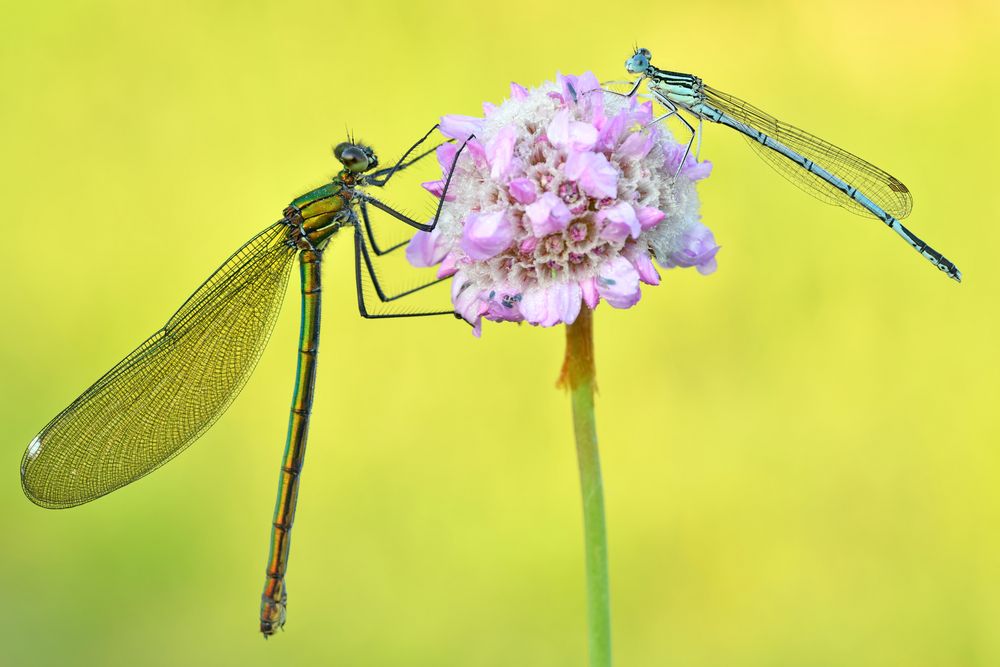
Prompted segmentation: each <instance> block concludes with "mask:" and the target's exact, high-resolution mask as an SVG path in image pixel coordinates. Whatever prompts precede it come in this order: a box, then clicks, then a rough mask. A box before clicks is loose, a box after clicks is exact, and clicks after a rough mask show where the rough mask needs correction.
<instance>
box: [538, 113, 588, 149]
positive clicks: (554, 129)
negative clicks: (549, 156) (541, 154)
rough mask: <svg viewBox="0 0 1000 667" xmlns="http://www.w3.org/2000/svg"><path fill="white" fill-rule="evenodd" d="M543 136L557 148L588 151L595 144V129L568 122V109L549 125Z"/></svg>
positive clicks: (585, 124) (586, 124)
mask: <svg viewBox="0 0 1000 667" xmlns="http://www.w3.org/2000/svg"><path fill="white" fill-rule="evenodd" d="M545 136H546V137H548V140H549V143H550V144H552V145H553V146H556V147H558V148H568V149H571V150H576V151H589V150H590V149H592V148H593V147H594V145H595V144H596V143H597V128H596V127H594V126H593V125H591V124H590V123H581V122H580V121H578V120H570V118H569V109H562V110H561V111H559V112H558V113H557V114H556V115H555V118H553V119H552V122H550V123H549V126H548V128H547V129H546V131H545Z"/></svg>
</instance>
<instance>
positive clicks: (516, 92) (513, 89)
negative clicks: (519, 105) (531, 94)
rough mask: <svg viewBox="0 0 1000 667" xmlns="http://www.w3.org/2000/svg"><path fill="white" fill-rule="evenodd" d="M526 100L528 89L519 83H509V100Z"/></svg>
mask: <svg viewBox="0 0 1000 667" xmlns="http://www.w3.org/2000/svg"><path fill="white" fill-rule="evenodd" d="M527 98H528V89H527V88H525V87H524V86H522V85H521V84H519V83H514V82H513V81H511V82H510V99H512V100H524V99H527Z"/></svg>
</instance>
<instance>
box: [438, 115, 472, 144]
mask: <svg viewBox="0 0 1000 667" xmlns="http://www.w3.org/2000/svg"><path fill="white" fill-rule="evenodd" d="M438 132H440V133H441V134H443V135H444V136H446V137H450V138H452V139H458V140H460V141H464V140H465V139H467V138H468V137H469V136H470V135H472V134H476V135H480V134H482V132H483V119H482V118H477V117H475V116H463V115H461V114H449V115H447V116H441V124H440V126H439V127H438Z"/></svg>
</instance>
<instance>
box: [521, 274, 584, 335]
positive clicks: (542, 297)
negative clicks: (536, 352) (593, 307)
mask: <svg viewBox="0 0 1000 667" xmlns="http://www.w3.org/2000/svg"><path fill="white" fill-rule="evenodd" d="M581 296H582V291H581V290H580V286H579V285H578V284H576V283H562V282H560V283H553V284H552V285H548V286H547V287H533V288H531V289H528V290H527V291H525V293H524V298H523V300H522V301H521V313H522V314H523V315H524V319H525V320H527V321H528V322H529V323H531V324H537V325H539V326H543V327H551V326H555V325H556V324H559V323H560V322H564V323H566V324H572V323H573V321H574V320H576V318H577V316H578V315H579V314H580V303H581Z"/></svg>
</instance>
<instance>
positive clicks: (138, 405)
mask: <svg viewBox="0 0 1000 667" xmlns="http://www.w3.org/2000/svg"><path fill="white" fill-rule="evenodd" d="M436 127H437V126H435V127H434V128H431V130H430V131H428V132H427V134H425V135H424V136H423V137H422V138H421V139H420V140H419V141H418V142H417V143H415V144H414V145H413V146H411V147H410V149H409V150H408V151H406V153H404V154H403V156H402V157H401V158H400V159H399V161H398V162H396V163H395V164H394V165H393V166H392V167H389V168H384V169H378V168H377V167H378V158H377V157H376V156H375V153H374V152H373V151H372V150H371V148H369V147H367V146H364V145H361V144H355V143H353V141H351V142H344V143H341V144H339V145H338V146H336V147H335V148H334V151H333V153H334V157H336V159H337V160H338V161H339V162H340V164H341V165H342V169H341V170H340V171H339V172H338V173H337V175H336V176H335V177H334V178H333V179H332V180H331V182H329V183H326V184H325V185H322V186H321V187H318V188H316V189H314V190H311V191H309V192H307V193H306V194H304V195H302V196H300V197H297V198H296V199H294V200H293V201H292V202H291V203H290V204H289V205H288V207H287V208H285V210H284V213H283V216H282V218H281V220H279V221H278V222H276V223H274V224H272V225H269V226H268V227H267V228H265V229H264V230H262V231H261V232H259V233H258V234H256V235H255V236H254V237H252V238H251V239H250V240H249V241H247V242H246V243H244V244H243V245H242V246H240V247H239V248H238V249H237V250H236V251H235V252H234V253H232V254H231V255H230V256H229V257H228V258H227V259H226V260H225V261H224V262H223V264H222V265H221V266H220V267H219V268H218V269H216V271H215V272H214V273H212V274H211V275H210V276H209V277H208V279H206V280H205V281H204V282H203V283H202V284H201V285H200V286H199V287H198V288H197V289H196V290H195V291H194V293H193V294H192V295H191V296H190V297H189V298H188V299H187V300H186V301H185V302H184V303H183V304H182V305H181V307H180V308H179V309H178V310H177V311H176V312H175V313H174V314H173V315H172V316H171V317H170V318H169V319H168V320H167V322H166V324H164V326H163V327H161V328H160V329H158V330H157V331H155V332H154V333H153V335H152V336H150V337H149V338H147V339H146V340H145V341H143V342H142V343H141V344H140V345H139V346H138V347H137V348H136V349H135V350H133V351H132V352H131V353H130V354H128V355H127V356H126V357H125V358H124V359H122V360H121V361H120V362H119V363H118V364H116V365H115V366H114V367H112V368H111V370H110V371H108V372H107V373H105V374H104V375H103V376H101V377H100V378H98V380H97V381H96V382H95V383H94V384H93V385H91V386H90V387H89V388H87V389H86V390H84V392H83V393H82V394H81V395H80V396H79V397H77V398H76V400H74V401H73V402H72V403H71V404H70V405H69V406H68V407H66V408H65V409H64V410H63V411H62V412H60V413H59V414H58V415H56V416H55V417H54V418H53V419H52V420H51V421H50V422H49V423H48V424H47V425H46V426H45V427H43V428H42V430H41V431H39V432H38V434H37V435H36V436H35V437H34V438H33V439H32V440H31V442H30V443H29V444H28V447H27V449H26V450H25V452H24V456H23V457H22V458H21V487H22V489H23V491H24V493H25V495H26V496H27V497H28V498H29V499H30V500H31V501H32V502H34V503H35V504H37V505H40V506H42V507H47V508H53V509H55V508H66V507H74V506H76V505H81V504H83V503H87V502H90V501H92V500H95V499H97V498H99V497H101V496H103V495H106V494H108V493H111V492H112V491H114V490H116V489H119V488H121V487H123V486H125V485H127V484H131V483H132V482H134V481H136V480H138V479H140V478H141V477H143V476H145V475H147V474H149V473H150V472H152V471H153V470H155V469H157V468H158V467H160V466H161V465H163V464H164V463H166V462H167V461H169V460H171V459H172V458H174V457H175V456H177V454H179V453H180V452H181V451H183V450H184V449H185V448H187V447H188V446H189V445H190V444H191V443H193V442H194V441H195V440H197V439H198V438H199V437H200V436H201V435H202V434H203V433H204V432H205V431H206V430H208V429H209V428H210V427H211V426H212V424H214V423H215V421H216V420H217V419H218V418H219V417H220V416H221V415H222V414H223V413H224V412H225V411H226V409H227V408H228V407H229V406H230V405H231V404H232V402H233V400H234V399H235V397H236V396H237V394H239V392H240V390H241V389H242V388H243V386H244V385H245V383H246V381H247V379H248V378H249V377H250V374H251V373H252V372H253V369H254V367H255V365H256V364H257V361H258V360H259V359H260V356H261V354H262V352H263V350H264V347H265V346H266V345H267V341H268V339H269V337H270V335H271V331H272V330H273V328H274V324H275V322H276V320H277V316H278V312H279V311H280V308H281V302H282V300H283V298H284V295H285V291H286V287H287V284H288V278H289V274H290V272H291V267H292V265H293V264H294V262H295V259H296V258H298V261H299V270H300V275H301V328H300V332H299V346H298V353H297V359H298V364H297V370H296V377H295V388H294V390H293V393H292V405H291V413H290V415H289V421H288V433H287V438H286V441H285V450H284V454H283V455H282V463H281V472H280V475H279V480H278V496H277V500H276V502H275V508H274V516H273V521H272V525H271V528H270V552H269V555H268V559H267V566H266V577H267V578H266V582H265V585H264V592H263V595H262V600H261V607H260V630H261V632H262V633H263V634H264V636H265V637H267V636H269V635H272V634H274V633H275V632H276V631H277V630H278V628H280V627H282V625H283V624H284V621H285V604H286V600H287V589H286V587H285V573H286V572H287V569H288V558H289V548H290V545H291V531H292V525H293V523H294V521H295V508H296V501H297V498H298V490H299V483H300V479H301V472H302V466H303V461H304V458H305V451H306V440H307V437H308V433H309V419H310V414H311V411H312V404H313V396H314V388H315V383H316V358H317V352H318V349H319V335H320V306H321V296H322V292H321V286H320V273H321V266H322V261H323V253H324V250H325V248H326V246H327V244H328V243H329V242H330V240H331V238H332V237H333V235H334V234H336V233H337V232H338V231H339V230H341V229H343V228H344V227H350V228H351V230H352V232H353V234H352V235H353V237H354V242H355V244H354V259H355V261H354V265H355V266H354V279H355V287H356V290H357V295H358V310H359V312H360V314H361V316H362V317H365V318H384V317H418V316H425V315H452V314H453V313H452V311H451V310H450V309H448V310H443V309H442V310H435V309H431V310H422V311H404V312H392V309H391V307H389V306H388V304H391V303H392V302H394V301H396V300H397V299H402V298H403V297H407V296H408V295H410V294H413V293H414V292H416V291H419V290H421V289H424V288H425V287H430V286H431V285H434V284H437V283H438V282H439V280H430V281H428V282H425V283H424V284H422V285H419V286H417V287H414V288H410V289H407V290H403V291H397V292H393V291H391V290H386V289H383V287H382V286H381V284H380V283H379V280H378V276H377V272H376V270H375V268H374V265H373V263H372V257H371V255H370V254H369V252H370V251H369V249H368V243H369V242H370V244H371V247H372V248H371V252H372V253H374V254H375V255H384V254H388V253H390V252H392V251H394V250H397V249H399V248H402V247H403V246H404V245H405V243H399V244H396V245H394V246H392V247H386V248H385V249H383V250H380V249H379V247H378V246H377V245H376V243H375V237H374V235H373V233H372V228H371V224H370V221H369V217H368V211H367V208H366V203H367V204H368V205H371V206H372V207H374V208H377V209H379V210H380V211H382V212H384V213H386V214H388V215H391V216H392V217H394V218H396V219H397V220H399V221H401V222H403V223H405V224H407V225H410V226H411V227H413V228H415V229H418V230H420V231H426V232H430V231H432V230H433V229H434V228H435V225H436V224H437V220H438V217H439V215H440V213H441V205H442V204H441V202H443V201H444V199H445V198H444V196H443V195H442V197H441V199H440V201H439V203H438V210H437V213H436V214H435V216H434V219H433V220H432V221H431V222H430V223H427V224H425V223H421V222H418V221H416V220H414V219H412V218H410V217H408V216H406V215H405V214H402V213H400V212H399V211H396V210H395V209H393V208H392V207H390V206H387V205H386V204H384V203H383V202H381V201H380V200H378V199H376V198H375V197H372V196H371V195H369V194H367V193H366V192H365V190H364V188H365V187H383V186H384V185H385V184H386V182H387V181H388V180H389V178H390V177H391V176H392V175H393V174H395V173H396V172H398V171H400V170H402V169H405V168H407V167H408V166H409V165H411V164H413V163H415V162H417V161H418V160H421V159H423V158H425V157H427V156H428V155H431V154H433V153H434V152H435V151H436V148H432V149H430V150H426V151H423V152H421V153H420V154H418V155H417V156H415V157H413V158H411V159H410V160H409V161H407V157H408V156H410V154H411V153H412V152H413V151H415V150H416V149H417V148H418V146H420V145H421V144H422V143H423V142H424V141H425V140H426V139H427V138H428V137H429V136H430V134H431V133H432V132H433V131H434V130H435V129H436ZM463 148H464V144H463ZM460 152H461V148H460V149H459V153H460ZM455 160H456V161H457V154H456V158H455ZM448 182H450V175H449V180H448V181H446V183H445V188H444V191H445V192H447V186H448ZM366 235H367V241H366ZM366 277H367V280H369V281H370V283H371V288H372V289H373V290H374V296H375V297H376V298H377V300H378V303H379V304H386V306H384V307H381V308H380V307H379V306H378V305H376V306H375V308H376V309H372V310H369V307H368V306H369V305H370V304H371V303H372V302H371V300H369V302H368V304H366V300H365V293H364V286H365V279H366Z"/></svg>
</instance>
